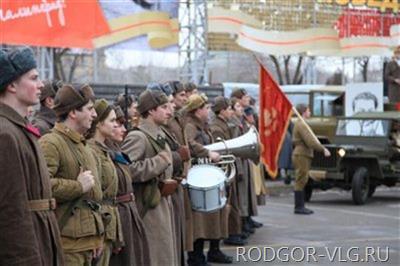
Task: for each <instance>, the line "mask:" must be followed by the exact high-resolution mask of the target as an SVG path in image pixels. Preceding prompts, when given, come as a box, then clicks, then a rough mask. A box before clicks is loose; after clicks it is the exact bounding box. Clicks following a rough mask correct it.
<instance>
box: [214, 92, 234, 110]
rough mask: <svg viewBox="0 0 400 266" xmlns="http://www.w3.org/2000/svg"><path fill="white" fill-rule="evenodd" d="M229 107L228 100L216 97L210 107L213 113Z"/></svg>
mask: <svg viewBox="0 0 400 266" xmlns="http://www.w3.org/2000/svg"><path fill="white" fill-rule="evenodd" d="M230 105H231V102H230V101H229V99H228V98H225V97H224V96H217V97H215V99H214V103H213V105H212V107H211V109H212V110H213V112H214V113H216V112H219V111H222V110H225V109H227V108H228V107H229V106H230Z"/></svg>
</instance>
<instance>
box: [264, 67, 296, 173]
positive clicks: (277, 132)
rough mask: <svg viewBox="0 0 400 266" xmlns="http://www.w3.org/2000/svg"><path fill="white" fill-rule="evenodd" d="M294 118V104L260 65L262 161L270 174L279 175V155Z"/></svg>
mask: <svg viewBox="0 0 400 266" xmlns="http://www.w3.org/2000/svg"><path fill="white" fill-rule="evenodd" d="M291 116H292V104H291V103H290V101H289V100H288V98H287V97H286V95H285V94H284V93H283V92H282V90H281V89H280V88H279V86H278V84H277V83H276V82H275V80H274V79H273V78H272V77H271V75H270V74H269V73H268V71H267V70H266V69H265V68H264V67H263V66H262V65H261V64H260V121H259V124H260V132H259V133H260V142H261V161H262V162H263V163H264V165H265V166H266V168H267V171H268V174H269V175H270V176H271V177H272V178H275V177H276V175H277V173H278V159H279V153H280V151H281V147H282V144H283V141H284V139H285V134H286V131H287V128H288V126H289V123H290V118H291Z"/></svg>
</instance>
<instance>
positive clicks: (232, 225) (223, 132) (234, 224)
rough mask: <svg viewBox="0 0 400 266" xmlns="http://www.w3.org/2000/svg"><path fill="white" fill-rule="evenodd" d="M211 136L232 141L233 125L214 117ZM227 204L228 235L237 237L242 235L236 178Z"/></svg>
mask: <svg viewBox="0 0 400 266" xmlns="http://www.w3.org/2000/svg"><path fill="white" fill-rule="evenodd" d="M210 129H211V134H212V136H213V138H214V139H217V138H221V139H223V140H229V139H233V138H234V137H235V125H234V124H233V123H231V122H228V121H226V120H225V119H224V118H222V117H219V116H216V117H215V119H214V120H213V122H212V123H211V126H210ZM228 202H229V204H230V205H231V211H230V213H229V220H228V224H229V234H230V235H238V234H241V233H242V222H241V219H240V206H239V195H238V193H237V178H236V176H235V179H234V180H233V181H232V183H231V185H230V187H229V199H228Z"/></svg>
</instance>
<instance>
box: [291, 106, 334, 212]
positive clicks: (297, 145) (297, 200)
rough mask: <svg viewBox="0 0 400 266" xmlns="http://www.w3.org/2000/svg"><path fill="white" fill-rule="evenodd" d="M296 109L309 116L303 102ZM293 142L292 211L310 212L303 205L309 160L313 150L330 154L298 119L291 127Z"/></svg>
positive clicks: (308, 111)
mask: <svg viewBox="0 0 400 266" xmlns="http://www.w3.org/2000/svg"><path fill="white" fill-rule="evenodd" d="M296 108H297V110H298V111H299V113H300V114H301V115H302V117H303V118H304V119H306V118H309V117H310V109H309V108H308V107H307V106H306V105H303V104H300V105H298V106H297V107H296ZM292 137H293V144H294V150H293V153H292V161H293V165H294V169H295V178H296V179H295V185H294V213H295V214H312V213H313V211H312V210H310V209H307V208H305V207H304V187H305V186H306V184H307V181H308V178H309V177H308V172H309V170H310V167H311V161H312V158H313V157H314V150H316V151H319V152H322V153H324V155H325V156H326V157H329V156H330V155H331V154H330V152H329V150H328V149H326V148H325V147H324V146H323V145H322V144H321V143H320V142H319V140H318V139H317V138H316V137H315V136H313V135H312V132H311V129H310V128H308V127H307V125H306V124H305V122H304V121H303V120H301V119H298V120H297V121H296V122H295V124H294V128H293V136H292Z"/></svg>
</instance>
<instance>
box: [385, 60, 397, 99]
mask: <svg viewBox="0 0 400 266" xmlns="http://www.w3.org/2000/svg"><path fill="white" fill-rule="evenodd" d="M395 79H400V66H399V64H398V63H397V62H396V61H395V60H392V61H390V62H389V63H388V64H387V65H386V68H385V80H386V81H387V82H388V85H389V91H388V92H389V102H391V103H397V102H400V84H397V83H396V82H395V81H394V80H395Z"/></svg>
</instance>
